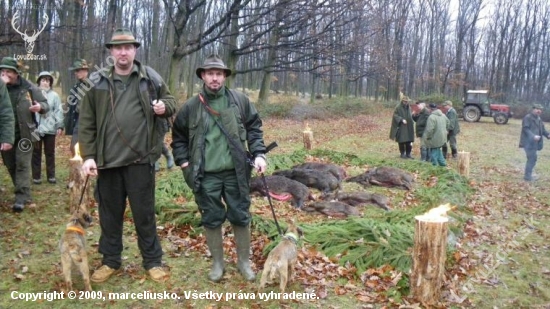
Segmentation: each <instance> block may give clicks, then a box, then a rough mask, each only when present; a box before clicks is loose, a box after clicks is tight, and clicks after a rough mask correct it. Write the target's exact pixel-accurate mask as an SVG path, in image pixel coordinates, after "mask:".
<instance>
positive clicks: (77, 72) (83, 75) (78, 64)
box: [65, 59, 91, 156]
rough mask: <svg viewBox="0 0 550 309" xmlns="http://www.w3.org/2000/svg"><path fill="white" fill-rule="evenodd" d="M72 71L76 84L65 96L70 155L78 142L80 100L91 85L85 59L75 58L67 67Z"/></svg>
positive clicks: (66, 130) (66, 129)
mask: <svg viewBox="0 0 550 309" xmlns="http://www.w3.org/2000/svg"><path fill="white" fill-rule="evenodd" d="M69 70H70V71H73V72H74V76H75V77H76V80H77V82H76V84H74V85H73V87H72V88H71V90H70V91H69V93H70V94H69V96H68V97H67V105H68V110H67V115H66V116H65V135H71V136H72V137H71V146H70V147H71V155H72V156H74V155H75V149H74V147H75V145H76V143H77V142H78V115H79V113H80V102H82V97H83V96H84V94H85V92H86V91H88V90H89V89H90V87H91V84H90V81H89V80H88V71H89V70H90V66H89V65H88V62H87V61H86V59H77V60H75V61H74V62H73V66H72V67H70V68H69Z"/></svg>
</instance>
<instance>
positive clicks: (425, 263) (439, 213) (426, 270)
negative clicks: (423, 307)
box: [410, 204, 451, 305]
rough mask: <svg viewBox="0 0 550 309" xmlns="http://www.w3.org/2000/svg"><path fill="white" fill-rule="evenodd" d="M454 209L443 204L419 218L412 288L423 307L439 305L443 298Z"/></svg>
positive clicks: (417, 218) (415, 230)
mask: <svg viewBox="0 0 550 309" xmlns="http://www.w3.org/2000/svg"><path fill="white" fill-rule="evenodd" d="M450 209H451V207H450V206H449V204H446V205H441V206H439V207H437V208H434V209H431V210H430V211H429V212H427V213H426V214H424V215H420V216H416V217H415V228H414V247H413V255H412V259H413V265H412V272H411V276H410V285H411V286H410V287H411V293H412V295H413V296H414V297H415V298H416V299H417V300H418V301H420V302H421V303H423V304H427V305H431V304H436V303H437V302H438V301H439V298H440V296H441V286H442V284H443V279H444V274H445V260H446V258H447V228H448V221H449V219H448V218H447V217H446V213H447V211H448V210H450Z"/></svg>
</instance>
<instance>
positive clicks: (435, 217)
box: [415, 203, 455, 222]
mask: <svg viewBox="0 0 550 309" xmlns="http://www.w3.org/2000/svg"><path fill="white" fill-rule="evenodd" d="M454 208H455V207H451V205H450V204H449V203H447V204H445V205H439V206H438V207H436V208H432V209H430V210H428V212H426V213H425V214H423V215H420V216H416V217H415V218H417V219H418V220H421V221H428V222H447V221H448V220H449V219H448V217H447V212H448V211H449V210H452V209H454Z"/></svg>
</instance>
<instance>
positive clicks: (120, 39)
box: [105, 28, 141, 49]
mask: <svg viewBox="0 0 550 309" xmlns="http://www.w3.org/2000/svg"><path fill="white" fill-rule="evenodd" d="M122 44H134V46H135V47H136V48H138V47H140V46H141V43H140V42H138V41H136V38H135V37H134V34H133V33H132V31H130V30H129V29H126V28H119V29H116V30H115V32H113V36H112V37H111V42H109V43H105V47H107V48H109V49H110V48H111V47H112V46H113V45H122Z"/></svg>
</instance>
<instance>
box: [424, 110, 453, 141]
mask: <svg viewBox="0 0 550 309" xmlns="http://www.w3.org/2000/svg"><path fill="white" fill-rule="evenodd" d="M448 130H449V119H448V118H447V117H445V115H443V112H442V111H441V110H439V109H436V110H433V111H432V113H431V114H430V117H428V122H427V123H426V130H424V134H423V136H422V139H423V142H424V145H426V147H427V148H439V147H441V146H443V145H444V144H445V143H446V142H447V131H448Z"/></svg>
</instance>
